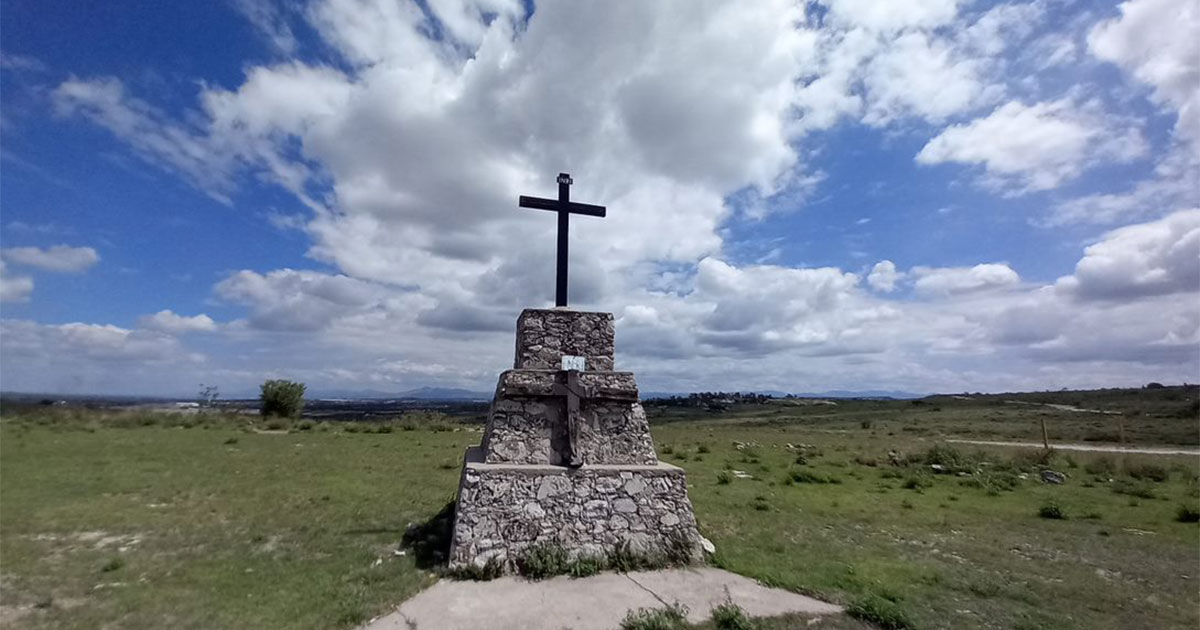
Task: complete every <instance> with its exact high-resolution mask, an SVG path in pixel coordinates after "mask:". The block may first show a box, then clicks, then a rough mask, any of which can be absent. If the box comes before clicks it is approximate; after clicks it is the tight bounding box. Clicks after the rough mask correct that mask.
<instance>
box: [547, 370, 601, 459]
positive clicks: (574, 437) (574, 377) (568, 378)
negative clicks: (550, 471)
mask: <svg viewBox="0 0 1200 630" xmlns="http://www.w3.org/2000/svg"><path fill="white" fill-rule="evenodd" d="M559 373H560V374H563V379H562V380H563V382H562V383H555V384H554V387H553V388H552V389H551V390H550V395H551V396H562V397H563V401H564V403H565V406H566V418H565V419H566V421H567V422H566V425H567V443H566V444H564V445H563V446H565V447H566V452H565V453H563V460H564V462H563V463H564V464H566V465H567V466H570V467H571V468H578V467H580V466H582V465H583V453H582V452H581V451H580V450H579V423H580V422H581V421H582V418H581V417H580V410H579V402H580V401H581V400H585V399H590V398H593V397H594V396H595V392H593V391H592V390H591V388H589V387H586V386H584V385H583V384H582V383H580V382H579V370H562V371H561V372H559Z"/></svg>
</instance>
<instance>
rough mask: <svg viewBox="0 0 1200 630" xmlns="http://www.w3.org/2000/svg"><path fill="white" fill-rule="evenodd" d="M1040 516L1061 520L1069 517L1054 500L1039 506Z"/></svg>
mask: <svg viewBox="0 0 1200 630" xmlns="http://www.w3.org/2000/svg"><path fill="white" fill-rule="evenodd" d="M1038 516H1040V517H1042V518H1048V519H1054V520H1059V521H1061V520H1063V519H1065V518H1067V516H1066V514H1063V510H1062V508H1061V507H1059V505H1058V504H1057V503H1055V502H1053V501H1051V502H1050V503H1047V504H1045V505H1043V506H1042V507H1040V508H1038Z"/></svg>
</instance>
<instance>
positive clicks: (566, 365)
mask: <svg viewBox="0 0 1200 630" xmlns="http://www.w3.org/2000/svg"><path fill="white" fill-rule="evenodd" d="M586 365H587V362H586V361H584V358H583V357H577V356H574V355H571V354H564V355H563V359H562V369H564V370H579V371H580V372H582V371H584V370H585V369H587V368H586Z"/></svg>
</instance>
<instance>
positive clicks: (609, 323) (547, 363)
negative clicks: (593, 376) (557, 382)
mask: <svg viewBox="0 0 1200 630" xmlns="http://www.w3.org/2000/svg"><path fill="white" fill-rule="evenodd" d="M614 335H615V333H614V331H613V316H612V313H593V312H588V311H572V310H569V309H534V308H528V309H525V310H524V311H522V312H521V317H520V318H518V319H517V352H516V361H515V362H514V367H516V368H534V369H546V370H557V369H559V368H561V367H562V357H563V355H564V354H569V355H575V356H581V357H584V358H585V359H586V361H587V369H588V370H600V371H611V370H612V369H613V353H614Z"/></svg>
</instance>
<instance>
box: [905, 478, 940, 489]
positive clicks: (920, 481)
mask: <svg viewBox="0 0 1200 630" xmlns="http://www.w3.org/2000/svg"><path fill="white" fill-rule="evenodd" d="M900 487H901V488H904V489H905V490H924V489H925V488H931V487H933V480H932V479H930V478H928V477H925V476H924V475H912V476H910V477H909V478H908V479H905V480H904V483H903V484H901V486H900Z"/></svg>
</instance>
